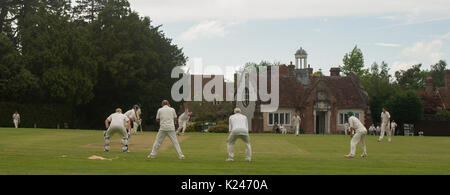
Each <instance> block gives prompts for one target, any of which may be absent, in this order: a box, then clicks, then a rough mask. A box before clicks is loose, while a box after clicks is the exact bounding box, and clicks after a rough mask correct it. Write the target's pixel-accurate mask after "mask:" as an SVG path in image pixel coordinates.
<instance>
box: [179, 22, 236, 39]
mask: <svg viewBox="0 0 450 195" xmlns="http://www.w3.org/2000/svg"><path fill="white" fill-rule="evenodd" d="M236 24H238V23H236V22H230V23H224V22H221V21H218V20H211V21H203V22H201V23H200V24H197V25H194V26H192V27H190V28H189V29H188V30H187V31H185V32H183V33H182V34H181V36H180V39H181V40H183V41H191V40H194V39H198V38H216V37H219V38H222V37H225V36H227V35H228V34H230V33H231V29H230V28H231V27H232V26H234V25H236Z"/></svg>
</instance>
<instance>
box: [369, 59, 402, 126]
mask: <svg viewBox="0 0 450 195" xmlns="http://www.w3.org/2000/svg"><path fill="white" fill-rule="evenodd" d="M388 67H389V66H388V64H386V63H385V62H382V63H381V66H380V65H378V64H377V63H376V62H374V63H373V64H372V66H371V70H370V72H368V73H367V74H365V75H363V76H361V77H360V81H361V83H362V85H363V86H364V89H365V90H366V92H367V93H368V95H369V100H370V111H371V113H372V119H373V122H375V123H380V121H381V119H380V113H381V109H382V107H383V105H384V104H385V102H386V101H387V100H388V99H389V97H391V96H392V95H393V94H394V93H396V92H397V91H398V90H399V89H398V87H396V86H395V85H394V84H392V83H391V82H390V75H389V73H388V71H389V68H388Z"/></svg>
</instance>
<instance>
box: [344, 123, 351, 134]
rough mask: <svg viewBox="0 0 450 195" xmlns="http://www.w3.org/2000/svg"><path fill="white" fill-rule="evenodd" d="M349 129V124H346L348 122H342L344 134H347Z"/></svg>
mask: <svg viewBox="0 0 450 195" xmlns="http://www.w3.org/2000/svg"><path fill="white" fill-rule="evenodd" d="M349 130H350V127H349V124H348V123H344V132H345V135H348V134H349Z"/></svg>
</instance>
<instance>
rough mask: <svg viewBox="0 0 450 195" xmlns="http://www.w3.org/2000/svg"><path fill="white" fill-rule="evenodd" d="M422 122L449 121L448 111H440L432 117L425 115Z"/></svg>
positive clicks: (449, 113)
mask: <svg viewBox="0 0 450 195" xmlns="http://www.w3.org/2000/svg"><path fill="white" fill-rule="evenodd" d="M424 120H428V121H450V111H447V110H441V111H439V112H438V113H436V114H434V115H425V117H424Z"/></svg>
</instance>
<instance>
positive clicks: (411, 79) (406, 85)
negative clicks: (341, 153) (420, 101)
mask: <svg viewBox="0 0 450 195" xmlns="http://www.w3.org/2000/svg"><path fill="white" fill-rule="evenodd" d="M421 67H422V64H417V65H414V66H413V67H411V68H410V69H408V70H400V71H397V72H395V77H396V79H397V84H398V85H399V86H400V87H401V88H402V89H404V90H423V89H424V88H425V79H426V77H427V73H426V72H424V71H421V70H420V68H421Z"/></svg>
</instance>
